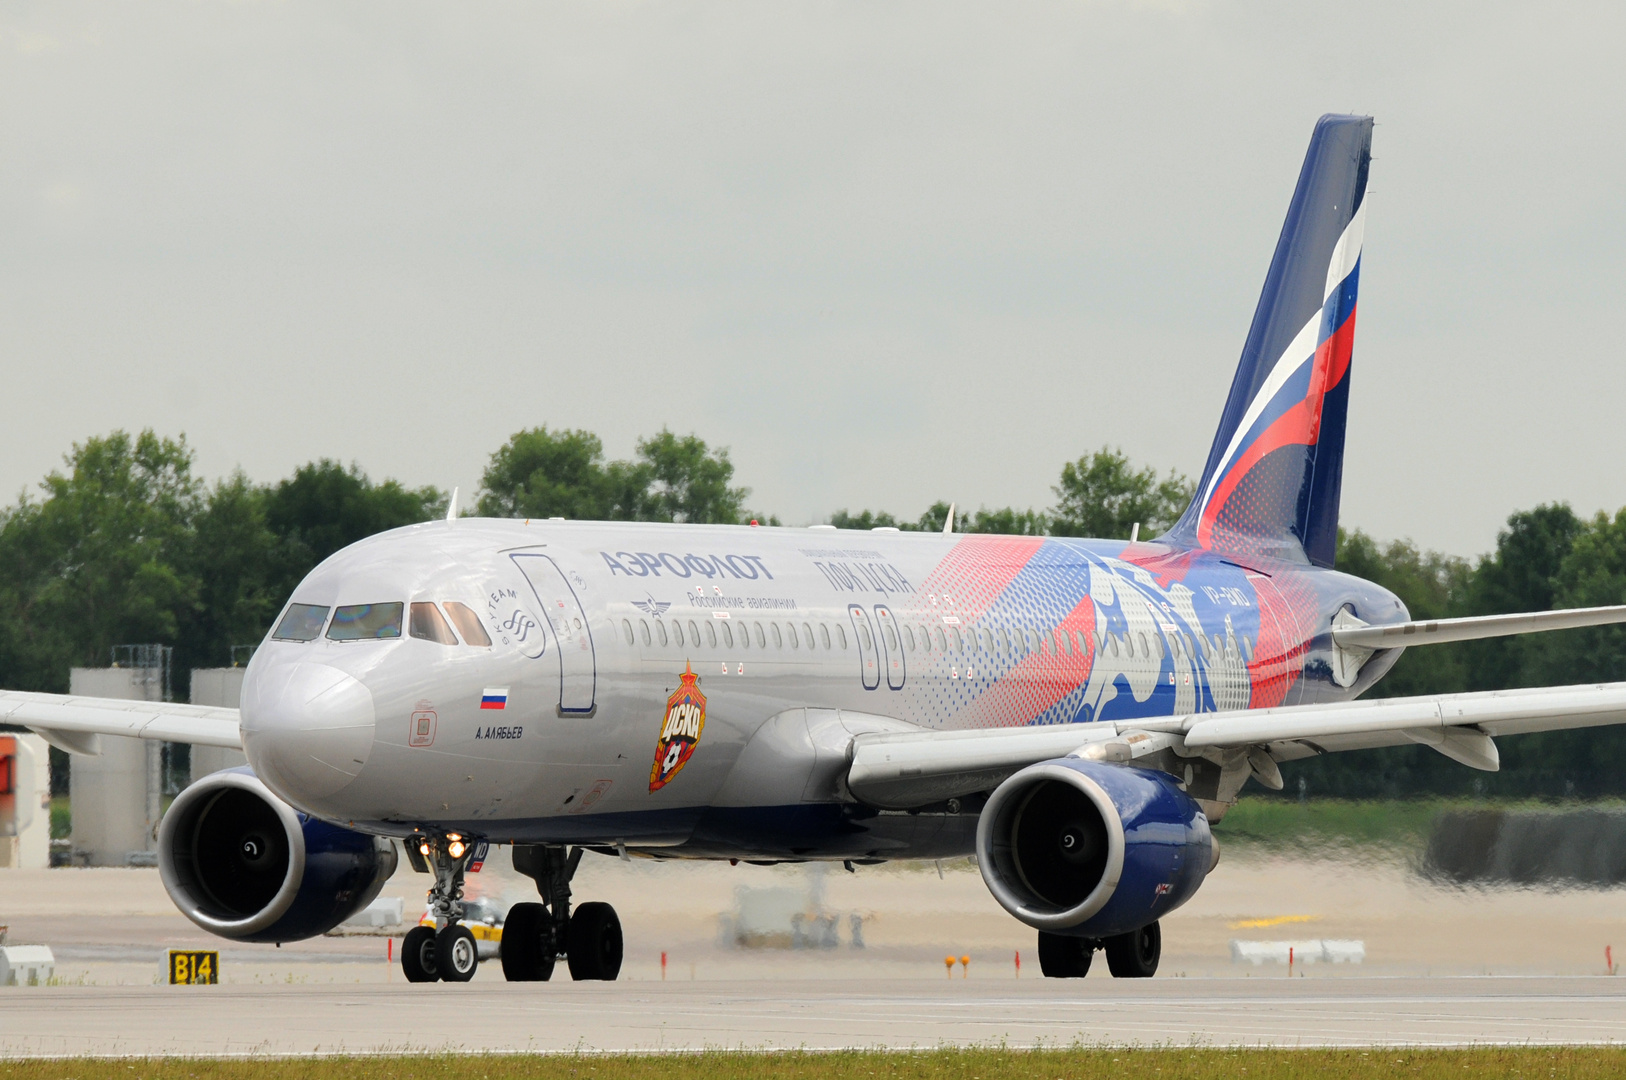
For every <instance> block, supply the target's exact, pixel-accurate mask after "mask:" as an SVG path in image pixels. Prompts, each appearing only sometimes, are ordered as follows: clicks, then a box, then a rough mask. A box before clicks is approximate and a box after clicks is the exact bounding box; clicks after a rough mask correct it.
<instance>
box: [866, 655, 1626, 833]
mask: <svg viewBox="0 0 1626 1080" xmlns="http://www.w3.org/2000/svg"><path fill="white" fill-rule="evenodd" d="M1621 723H1626V683H1602V684H1595V685H1588V686H1551V687H1541V688H1536V689H1528V690H1493V691H1488V692H1480V693H1472V694H1437V695H1431V696H1426V697H1407V698H1385V699H1380V700H1375V701H1351V702H1341V703H1332V704H1325V705H1293V706H1284V707H1281V708H1275V709H1237V710H1232V711H1227V712H1211V713H1193V714H1189V715H1186V716H1174V717H1148V718H1146V719H1141V720H1120V721H1104V722H1098V723H1091V724H1064V725H1050V726H1045V727H1025V728H997V729H991V730H977V731H952V732H939V731H920V732H901V733H895V732H887V733H875V734H866V735H859V736H857V737H856V738H855V739H854V740H853V749H852V759H851V764H850V766H849V769H848V775H847V786H848V788H849V790H851V791H852V793H853V795H854V796H856V797H857V798H858V799H860V800H862V801H863V802H866V803H870V804H871V805H874V806H879V807H882V808H886V809H907V808H910V807H914V806H922V805H926V804H927V803H931V802H936V801H940V800H943V799H947V798H952V797H956V796H961V795H969V794H972V793H973V792H977V791H986V790H988V789H989V788H990V787H991V786H993V785H995V784H997V783H998V782H999V781H1000V780H1002V779H1003V778H1004V777H1005V776H1008V775H1010V774H1011V773H1013V772H1015V771H1016V770H1018V769H1021V768H1024V767H1026V766H1028V765H1031V764H1034V763H1035V762H1039V761H1045V760H1047V759H1049V758H1054V757H1063V756H1066V755H1068V754H1072V753H1083V754H1085V755H1086V756H1092V757H1100V758H1102V759H1103V760H1109V761H1132V760H1134V759H1135V758H1139V757H1142V756H1145V755H1146V754H1149V753H1153V752H1156V751H1160V750H1164V749H1170V750H1173V751H1174V752H1175V753H1176V754H1177V755H1179V756H1182V757H1193V758H1194V757H1205V758H1209V759H1210V760H1216V761H1220V760H1226V759H1234V760H1236V761H1237V762H1242V761H1243V760H1244V759H1246V760H1251V761H1254V762H1256V764H1255V765H1254V767H1253V772H1254V774H1255V775H1256V776H1258V777H1259V778H1260V779H1261V780H1263V781H1264V782H1266V783H1267V784H1269V783H1270V782H1271V780H1272V779H1274V781H1275V784H1273V785H1272V786H1277V785H1279V784H1280V774H1279V773H1278V772H1277V771H1276V769H1275V766H1274V763H1275V762H1278V761H1291V760H1294V759H1297V758H1306V757H1314V756H1315V755H1317V754H1324V753H1330V752H1333V751H1339V750H1360V749H1368V748H1371V747H1376V746H1401V745H1405V744H1407V743H1423V744H1424V745H1427V746H1431V747H1433V748H1434V749H1436V750H1438V751H1439V752H1440V753H1442V754H1445V755H1446V756H1447V757H1450V758H1452V759H1454V760H1456V761H1460V762H1462V763H1463V764H1465V765H1469V766H1472V767H1473V768H1477V769H1484V770H1487V771H1495V770H1496V769H1497V768H1498V766H1499V764H1500V758H1499V756H1498V753H1497V749H1496V743H1495V737H1496V736H1498V735H1518V734H1524V733H1526V732H1533V731H1557V730H1561V729H1566V728H1582V727H1598V726H1602V725H1605V724H1621ZM1267 755H1268V758H1269V761H1268V762H1267V761H1264V760H1262V759H1263V758H1264V757H1265V756H1267ZM1272 774H1275V775H1274V776H1272Z"/></svg>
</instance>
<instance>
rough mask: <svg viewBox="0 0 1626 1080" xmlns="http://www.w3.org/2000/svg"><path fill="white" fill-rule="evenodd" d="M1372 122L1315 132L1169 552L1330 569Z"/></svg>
mask: <svg viewBox="0 0 1626 1080" xmlns="http://www.w3.org/2000/svg"><path fill="white" fill-rule="evenodd" d="M1371 148H1372V118H1371V117H1369V116H1332V115H1328V116H1323V117H1322V118H1321V119H1320V120H1319V121H1317V122H1316V126H1315V134H1314V135H1313V136H1311V139H1310V150H1309V153H1308V154H1306V155H1305V158H1304V168H1303V169H1302V170H1301V171H1300V173H1299V182H1298V187H1297V188H1296V189H1295V190H1294V192H1293V201H1292V203H1291V204H1290V205H1289V206H1288V208H1287V221H1286V223H1285V224H1284V225H1283V226H1282V235H1281V239H1280V240H1278V241H1277V243H1276V254H1275V257H1274V258H1272V259H1271V262H1270V273H1269V274H1268V275H1266V277H1265V288H1264V291H1263V293H1262V294H1261V295H1260V297H1259V307H1258V310H1256V311H1255V312H1254V316H1253V326H1252V328H1251V329H1250V330H1249V331H1248V340H1247V343H1246V344H1245V345H1244V346H1243V347H1242V361H1241V363H1240V364H1238V365H1237V369H1236V378H1235V380H1234V381H1233V382H1232V383H1231V396H1230V398H1229V399H1228V400H1227V401H1226V403H1225V412H1224V414H1223V415H1222V416H1221V418H1220V426H1219V431H1218V433H1217V434H1216V435H1215V436H1214V445H1213V448H1212V449H1211V450H1209V452H1208V463H1207V465H1206V466H1205V467H1204V468H1203V475H1202V481H1201V482H1200V483H1199V484H1198V485H1197V494H1196V497H1195V498H1194V499H1193V500H1192V502H1191V505H1190V506H1189V507H1187V508H1186V512H1185V514H1184V515H1182V516H1181V518H1180V520H1179V522H1178V523H1176V525H1175V526H1174V528H1173V529H1170V530H1169V532H1168V534H1167V535H1166V536H1165V537H1164V539H1165V540H1167V541H1169V542H1171V543H1178V544H1186V545H1190V546H1193V547H1203V548H1209V549H1212V550H1216V551H1230V552H1234V553H1237V554H1258V555H1268V556H1272V557H1275V558H1287V559H1294V560H1307V561H1309V562H1312V563H1315V564H1316V565H1318V566H1331V565H1332V560H1333V554H1334V549H1335V547H1336V545H1337V540H1338V496H1339V488H1340V485H1341V482H1342V479H1343V467H1344V421H1345V418H1346V416H1347V413H1348V407H1349V360H1350V351H1351V347H1352V346H1353V344H1354V340H1355V294H1356V288H1357V286H1358V284H1359V282H1360V274H1361V239H1362V228H1363V223H1364V220H1365V196H1366V174H1367V167H1368V165H1369V163H1370V161H1371Z"/></svg>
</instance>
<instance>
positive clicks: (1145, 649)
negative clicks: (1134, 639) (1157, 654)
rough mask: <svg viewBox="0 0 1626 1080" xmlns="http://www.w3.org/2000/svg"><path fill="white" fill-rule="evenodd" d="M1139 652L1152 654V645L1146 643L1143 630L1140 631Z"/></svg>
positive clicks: (1144, 654) (1147, 654) (1145, 654)
mask: <svg viewBox="0 0 1626 1080" xmlns="http://www.w3.org/2000/svg"><path fill="white" fill-rule="evenodd" d="M1140 654H1141V655H1142V656H1151V655H1152V646H1151V645H1149V644H1148V643H1147V641H1146V631H1144V630H1142V631H1141V635H1140Z"/></svg>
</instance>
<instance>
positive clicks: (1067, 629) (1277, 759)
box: [0, 115, 1626, 982]
mask: <svg viewBox="0 0 1626 1080" xmlns="http://www.w3.org/2000/svg"><path fill="white" fill-rule="evenodd" d="M1371 134H1372V120H1371V118H1370V117H1364V116H1338V115H1328V116H1324V117H1322V118H1321V119H1320V120H1319V121H1318V122H1317V123H1316V125H1315V130H1314V133H1313V136H1312V138H1311V141H1310V146H1309V150H1308V153H1307V155H1306V157H1305V160H1304V164H1303V168H1302V170H1301V172H1300V175H1299V179H1298V184H1297V187H1296V189H1295V191H1294V194H1293V197H1292V201H1291V204H1290V205H1289V208H1288V213H1287V219H1286V223H1285V225H1284V227H1283V229H1282V233H1281V237H1280V240H1279V242H1278V244H1277V247H1276V250H1275V254H1274V256H1273V258H1272V261H1271V264H1270V269H1269V273H1268V275H1267V277H1266V279H1265V286H1264V290H1263V294H1262V295H1261V298H1260V301H1259V305H1258V308H1257V310H1256V313H1255V315H1254V319H1253V323H1252V326H1251V328H1250V330H1249V333H1248V336H1247V339H1246V343H1245V345H1244V348H1243V351H1242V356H1241V361H1240V363H1239V365H1238V367H1237V370H1236V376H1235V379H1234V381H1233V383H1232V386H1231V390H1230V394H1229V397H1228V399H1227V401H1226V404H1225V408H1224V411H1223V413H1222V415H1221V419H1220V425H1219V429H1218V431H1217V433H1216V435H1215V438H1214V442H1213V446H1212V449H1211V450H1210V452H1209V455H1208V459H1207V462H1206V464H1205V466H1204V469H1203V472H1202V475H1201V480H1200V482H1199V483H1198V485H1197V487H1196V493H1195V496H1194V497H1193V499H1192V501H1191V503H1190V506H1189V507H1188V508H1187V509H1186V511H1185V513H1184V515H1183V516H1182V517H1181V518H1180V520H1179V521H1178V522H1177V523H1176V524H1175V525H1174V526H1173V527H1172V528H1171V529H1170V530H1169V531H1168V532H1167V533H1166V534H1164V535H1163V536H1161V537H1158V538H1157V539H1147V540H1142V539H1140V538H1139V537H1138V536H1134V537H1132V538H1131V539H1130V540H1129V541H1127V542H1126V541H1124V540H1084V539H1068V538H1060V537H1045V536H994V535H974V534H964V533H955V532H953V531H952V530H953V524H954V522H953V519H952V513H951V516H950V520H949V522H948V523H947V525H946V527H945V529H944V531H943V532H942V533H907V532H899V531H898V530H896V529H886V528H880V529H875V530H873V531H854V530H841V529H835V528H832V527H829V526H813V527H810V528H778V527H775V528H758V527H753V526H722V525H687V524H643V523H626V522H579V521H565V520H562V519H549V520H545V521H544V520H490V519H477V518H459V517H457V515H456V510H455V506H454V508H453V509H452V510H451V511H450V512H449V513H448V515H447V519H446V520H443V521H435V522H429V523H425V524H421V525H414V526H409V527H406V528H401V529H395V530H392V531H389V532H385V533H382V534H379V535H377V536H373V537H371V538H369V539H366V540H362V541H360V542H359V543H356V544H353V545H351V546H350V547H348V548H345V549H344V550H342V551H340V552H338V553H336V554H334V555H333V556H332V557H330V558H328V559H327V560H326V561H324V562H323V563H322V564H321V565H319V566H318V567H316V569H314V570H313V571H312V572H311V573H310V575H309V576H307V577H306V578H305V579H304V580H303V581H302V582H301V583H300V584H299V586H298V587H297V588H296V589H294V591H293V594H292V596H291V597H290V599H289V601H288V603H287V606H286V607H285V608H284V609H283V611H282V612H281V613H280V614H279V615H278V617H277V619H276V621H275V623H274V626H273V628H272V629H271V630H270V632H269V633H268V635H267V637H266V639H265V641H264V642H263V644H262V645H261V646H260V647H259V649H258V650H257V651H256V652H255V653H254V656H253V658H252V660H251V661H250V663H249V665H248V668H247V671H246V673H245V676H244V681H243V690H242V699H241V708H240V709H237V710H233V709H216V708H205V707H196V706H187V705H175V704H163V703H147V702H129V701H108V700H97V699H90V698H80V697H67V696H60V695H49V694H34V693H22V692H10V691H7V692H0V721H3V722H6V723H10V724H21V725H25V726H27V727H29V728H30V729H32V730H34V731H36V732H38V733H40V734H41V735H43V736H45V738H47V739H48V740H49V741H50V742H51V743H52V744H53V745H56V746H58V747H60V748H62V749H64V750H68V751H70V752H74V753H93V752H96V751H97V749H98V740H99V738H100V736H102V735H126V736H136V737H140V738H146V739H163V740H170V741H180V742H191V743H195V744H202V745H210V746H225V747H234V748H237V747H240V748H241V749H242V750H243V751H244V752H245V754H246V755H247V758H248V762H249V764H248V765H247V766H244V767H239V768H234V769H227V770H224V771H221V772H217V773H214V774H212V775H209V776H205V777H203V778H201V779H199V780H198V781H197V782H195V783H193V784H192V785H191V786H190V787H188V788H187V789H186V790H184V791H183V792H182V793H181V794H180V795H179V796H178V797H177V798H176V799H175V801H174V803H173V805H172V806H171V807H170V809H169V810H168V812H167V813H166V815H165V816H164V818H163V821H162V824H161V826H160V830H159V836H158V845H159V852H158V855H159V866H160V871H161V875H162V879H163V883H164V886H165V888H166V889H167V890H168V892H169V895H170V896H171V898H172V899H173V900H174V902H175V903H176V905H177V906H178V907H179V909H180V910H181V911H182V912H184V913H185V914H186V915H187V916H188V917H189V918H190V919H191V920H192V921H193V922H195V923H196V924H198V925H199V926H201V927H203V928H204V929H206V930H209V931H211V932H212V933H214V934H217V935H220V936H222V937H225V938H228V939H234V940H238V941H245V942H277V943H280V942H284V941H293V940H298V939H301V938H307V937H311V936H314V935H317V934H321V933H323V932H324V931H326V930H328V929H331V928H332V927H334V926H336V925H337V924H338V923H340V922H341V921H342V920H344V919H345V918H347V917H349V916H350V915H352V914H354V913H355V912H357V911H359V910H361V909H362V908H363V907H365V906H366V905H367V904H368V903H369V902H370V901H371V900H372V899H373V898H374V897H375V896H376V895H377V894H378V891H379V889H380V888H381V887H382V885H383V883H384V880H385V879H386V878H388V877H389V876H390V875H391V874H392V873H394V872H395V870H396V869H397V862H398V859H399V853H398V846H399V851H400V852H404V854H405V857H406V859H407V861H408V862H409V863H410V864H411V866H412V867H413V868H414V869H415V870H416V871H418V872H420V873H424V874H428V875H431V876H432V881H433V884H432V886H431V887H430V889H429V896H430V909H431V912H432V914H433V916H434V919H433V925H422V926H419V927H415V928H414V929H413V930H412V931H410V932H409V933H408V934H407V935H406V938H405V941H404V943H403V949H402V959H401V963H402V967H403V970H404V971H405V974H406V977H407V978H408V979H409V980H412V981H434V980H442V981H449V982H462V981H467V980H468V979H470V978H472V977H473V976H474V974H475V971H476V969H477V968H478V966H479V949H478V946H477V942H476V941H475V938H474V935H473V934H472V933H471V932H470V930H469V928H468V927H467V926H466V925H464V915H465V910H466V909H465V907H464V903H463V899H462V895H463V882H464V876H465V874H466V873H467V872H468V869H469V867H470V864H471V862H472V861H474V860H478V859H483V858H484V857H485V854H486V849H487V848H488V847H489V846H490V845H511V847H512V859H513V865H514V867H515V869H516V870H518V871H519V872H521V873H523V874H525V875H527V876H529V877H531V878H532V879H533V880H534V881H535V883H536V886H537V890H538V894H539V898H540V902H526V903H520V904H516V905H514V906H513V907H512V908H511V909H510V910H509V911H508V913H507V918H506V923H505V925H504V929H503V934H502V943H501V964H502V971H503V974H504V976H505V977H506V978H507V979H509V980H511V981H522V982H523V981H537V980H545V979H548V978H549V977H550V976H551V975H552V973H553V971H554V968H555V965H556V963H557V962H558V961H559V960H561V959H563V960H565V961H566V963H567V966H568V969H569V972H570V975H571V976H572V977H573V978H575V979H599V980H606V979H614V978H616V976H617V974H618V973H619V971H620V968H621V962H622V954H623V938H622V932H621V925H620V921H619V919H618V917H617V915H616V913H615V911H614V910H613V909H612V908H611V907H610V906H609V905H607V904H604V903H600V902H591V901H590V902H586V903H580V904H573V902H572V896H571V881H572V878H573V876H574V874H575V872H576V869H577V867H578V865H579V863H580V861H581V859H582V857H583V853H584V852H592V853H596V854H599V855H608V856H613V857H620V858H633V857H641V858H649V859H655V860H661V859H710V860H728V861H729V862H731V863H734V862H738V861H746V862H751V863H779V862H797V861H808V860H828V861H832V862H842V863H844V864H845V865H846V866H847V867H848V868H849V869H851V868H853V867H855V866H858V865H871V864H875V863H880V862H883V861H886V860H894V859H944V858H952V857H962V856H967V855H974V856H975V857H976V861H977V865H978V867H979V869H980V871H981V875H982V878H983V880H984V882H985V883H986V885H987V887H988V889H989V890H990V892H991V893H992V895H993V897H994V898H995V899H996V900H997V901H998V903H999V904H1000V905H1001V906H1002V907H1003V908H1004V909H1005V910H1006V911H1008V912H1009V913H1010V914H1011V915H1013V916H1014V917H1015V918H1017V919H1018V920H1020V921H1021V922H1023V923H1025V924H1026V925H1027V926H1029V927H1031V928H1033V929H1035V930H1037V931H1038V953H1039V960H1040V967H1041V970H1042V972H1043V973H1044V974H1045V975H1047V976H1051V977H1060V978H1077V977H1082V976H1083V975H1085V974H1086V973H1087V972H1088V971H1089V969H1090V965H1091V961H1092V959H1093V957H1094V955H1095V953H1096V952H1098V951H1100V952H1104V953H1105V957H1106V963H1107V966H1108V969H1109V970H1110V972H1111V974H1112V975H1114V976H1118V977H1126V978H1139V977H1147V976H1151V975H1152V974H1153V973H1154V972H1155V971H1156V970H1157V967H1158V961H1159V957H1160V955H1161V949H1162V936H1161V931H1160V929H1159V920H1160V919H1161V918H1162V917H1163V916H1164V915H1166V914H1168V913H1169V912H1171V911H1173V910H1174V909H1176V908H1178V907H1179V906H1180V905H1181V904H1183V903H1184V902H1185V901H1186V900H1188V899H1189V898H1190V897H1191V896H1192V895H1193V894H1195V893H1196V891H1197V890H1198V888H1199V887H1200V886H1201V885H1202V884H1203V881H1204V880H1205V878H1206V877H1207V876H1208V875H1209V874H1210V873H1212V872H1214V869H1215V867H1216V865H1217V864H1218V861H1219V845H1218V844H1217V842H1216V841H1215V839H1214V837H1213V835H1212V833H1211V831H1210V825H1211V824H1212V823H1213V822H1216V821H1219V820H1220V819H1221V817H1222V816H1223V815H1224V814H1225V812H1226V810H1227V809H1228V808H1229V807H1230V806H1232V805H1234V803H1235V802H1236V800H1237V798H1238V795H1239V793H1240V792H1241V790H1242V788H1243V786H1244V785H1245V784H1246V783H1247V782H1248V781H1249V780H1253V781H1256V782H1257V783H1260V784H1262V785H1263V786H1265V787H1266V788H1272V789H1280V788H1281V787H1282V774H1281V770H1280V767H1279V766H1280V763H1281V762H1284V761H1293V760H1298V759H1303V758H1307V757H1312V756H1315V755H1318V754H1326V753H1334V752H1340V751H1346V750H1356V749H1362V748H1369V747H1378V746H1394V745H1406V744H1409V743H1421V744H1423V745H1425V746H1430V747H1433V748H1434V749H1435V750H1437V751H1439V752H1440V753H1442V754H1444V755H1446V756H1448V757H1450V758H1452V759H1454V760H1456V761H1458V762H1461V763H1462V764H1464V765H1466V766H1469V767H1472V768H1476V769H1485V770H1494V769H1496V768H1497V764H1498V750H1497V745H1496V741H1495V740H1496V738H1497V737H1499V736H1503V735H1514V734H1518V733H1522V732H1532V731H1545V730H1553V729H1559V728H1575V727H1584V726H1591V725H1601V724H1616V723H1621V722H1623V721H1626V684H1623V683H1616V684H1607V685H1591V686H1562V687H1548V688H1541V689H1528V690H1510V691H1501V692H1494V693H1468V694H1442V695H1433V696H1422V697H1409V698H1390V699H1386V700H1373V701H1361V700H1358V699H1359V698H1360V695H1361V694H1362V693H1363V692H1365V691H1366V690H1368V689H1370V688H1371V687H1372V686H1373V685H1374V684H1375V683H1376V682H1377V681H1378V680H1379V679H1380V678H1381V677H1382V676H1383V675H1384V673H1385V672H1387V671H1388V670H1389V669H1390V668H1391V667H1392V666H1393V664H1394V663H1395V661H1396V660H1397V659H1398V658H1399V657H1400V655H1401V653H1402V652H1403V651H1404V650H1405V649H1407V648H1410V647H1414V646H1418V647H1421V646H1427V645H1430V644H1435V643H1440V642H1449V641H1464V640H1470V639H1475V638H1485V637H1493V636H1500V635H1506V634H1519V633H1527V632H1535V631H1544V630H1554V629H1563V628H1569V627H1579V626H1594V625H1602V624H1605V623H1618V622H1622V621H1626V607H1611V608H1592V609H1584V610H1574V611H1556V612H1538V613H1528V614H1515V615H1497V616H1490V617H1483V618H1463V619H1442V620H1430V621H1421V622H1419V621H1413V620H1412V619H1411V618H1410V615H1409V613H1408V612H1407V610H1406V608H1405V605H1404V604H1402V603H1401V601H1400V600H1399V598H1398V597H1396V596H1394V595H1393V594H1392V593H1390V592H1388V591H1387V590H1385V589H1383V588H1381V587H1379V586H1377V585H1375V584H1373V583H1372V582H1369V581H1364V580H1361V579H1360V578H1357V577H1353V576H1351V575H1348V574H1344V573H1340V572H1339V571H1338V570H1337V569H1336V568H1335V566H1334V548H1335V544H1336V537H1337V527H1338V509H1339V494H1340V485H1341V480H1342V474H1343V450H1344V437H1345V428H1346V419H1347V413H1348V404H1349V385H1350V358H1351V351H1352V346H1353V339H1354V329H1355V314H1356V294H1357V287H1358V285H1359V280H1360V270H1361V251H1362V239H1363V230H1364V226H1365V220H1366V201H1365V194H1366V182H1367V173H1368V167H1369V163H1370V160H1371ZM454 502H455V500H454ZM1137 531H1138V530H1137Z"/></svg>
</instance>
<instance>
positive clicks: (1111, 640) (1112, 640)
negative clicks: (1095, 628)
mask: <svg viewBox="0 0 1626 1080" xmlns="http://www.w3.org/2000/svg"><path fill="white" fill-rule="evenodd" d="M1107 648H1108V649H1110V650H1111V651H1112V655H1113V656H1117V655H1118V635H1117V634H1108V635H1107Z"/></svg>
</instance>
